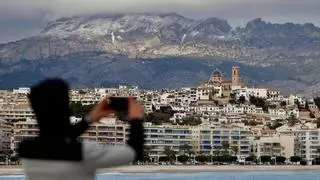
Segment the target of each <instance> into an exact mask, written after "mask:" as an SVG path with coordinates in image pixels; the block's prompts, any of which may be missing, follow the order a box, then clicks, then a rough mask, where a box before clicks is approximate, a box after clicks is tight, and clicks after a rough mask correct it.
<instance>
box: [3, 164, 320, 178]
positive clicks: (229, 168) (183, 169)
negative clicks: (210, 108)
mask: <svg viewBox="0 0 320 180" xmlns="http://www.w3.org/2000/svg"><path fill="white" fill-rule="evenodd" d="M250 171H252V172H254V171H316V172H320V166H293V165H290V166H286V165H283V166H238V165H222V166H212V165H211V166H210V165H205V166H174V165H173V166H170V165H158V166H152V165H151V166H121V167H117V168H107V169H99V170H98V171H97V173H98V174H101V173H198V172H250ZM22 174H23V169H22V168H21V166H20V167H19V166H14V167H5V166H2V167H0V176H1V175H22Z"/></svg>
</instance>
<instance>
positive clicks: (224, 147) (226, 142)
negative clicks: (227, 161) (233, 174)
mask: <svg viewBox="0 0 320 180" xmlns="http://www.w3.org/2000/svg"><path fill="white" fill-rule="evenodd" d="M221 146H222V149H224V152H225V154H227V152H228V149H229V147H230V145H229V142H228V141H222V142H221Z"/></svg>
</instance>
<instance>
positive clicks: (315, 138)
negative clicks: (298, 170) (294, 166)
mask: <svg viewBox="0 0 320 180" xmlns="http://www.w3.org/2000/svg"><path fill="white" fill-rule="evenodd" d="M278 133H279V135H280V136H292V137H293V138H294V155H296V156H300V157H301V158H303V159H305V160H307V161H308V163H309V164H310V163H311V162H312V160H313V159H314V158H316V157H319V154H320V152H319V151H318V149H319V147H320V129H299V130H281V131H278Z"/></svg>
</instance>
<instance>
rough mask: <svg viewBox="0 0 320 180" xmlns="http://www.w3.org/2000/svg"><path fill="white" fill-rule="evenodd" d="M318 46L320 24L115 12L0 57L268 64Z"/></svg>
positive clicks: (56, 30) (75, 21) (65, 23)
mask: <svg viewBox="0 0 320 180" xmlns="http://www.w3.org/2000/svg"><path fill="white" fill-rule="evenodd" d="M31 44H32V45H31ZM30 45H31V46H30ZM319 49H320V28H318V27H316V26H314V25H313V24H304V25H300V24H293V23H286V24H271V23H266V22H264V21H262V19H261V18H257V19H254V20H252V21H250V22H248V23H247V25H246V26H245V27H244V28H240V27H238V28H236V29H232V27H231V26H230V25H229V24H228V22H227V21H226V20H223V19H220V18H207V19H204V20H193V19H189V18H186V17H183V16H181V15H178V14H175V13H171V14H113V15H96V16H78V17H71V18H61V19H58V20H56V21H53V22H50V23H49V24H48V25H47V27H46V28H44V30H43V31H42V32H41V33H40V34H39V36H35V37H31V38H27V39H23V40H21V41H17V42H13V43H9V44H4V45H1V46H0V59H1V61H5V62H10V61H11V62H12V61H18V60H19V59H29V60H34V59H41V58H48V57H60V56H65V55H69V54H74V53H81V52H91V51H102V52H108V53H116V54H122V55H127V56H130V57H132V58H154V57H163V56H217V57H222V58H234V59H238V60H242V61H243V62H245V63H257V62H259V63H261V62H263V63H267V64H268V63H270V62H272V61H275V60H277V59H288V60H290V59H292V58H295V57H297V56H301V57H302V58H305V57H308V58H310V57H314V56H315V57H318V56H319V55H320V53H319ZM243 59H245V60H243Z"/></svg>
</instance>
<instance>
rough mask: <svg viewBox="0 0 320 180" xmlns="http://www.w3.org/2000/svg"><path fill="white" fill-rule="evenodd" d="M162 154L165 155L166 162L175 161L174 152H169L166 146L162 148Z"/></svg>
mask: <svg viewBox="0 0 320 180" xmlns="http://www.w3.org/2000/svg"><path fill="white" fill-rule="evenodd" d="M163 154H165V155H166V157H167V158H168V160H169V161H170V162H173V161H175V159H176V152H175V151H173V150H171V149H170V148H169V147H168V146H166V147H165V148H164V152H163Z"/></svg>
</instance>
